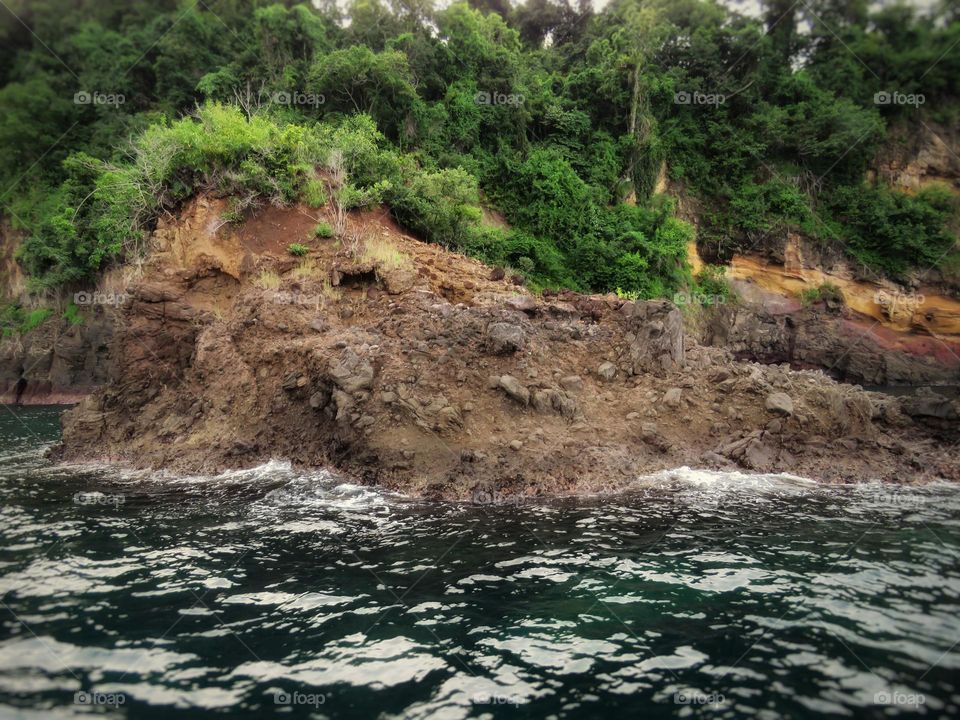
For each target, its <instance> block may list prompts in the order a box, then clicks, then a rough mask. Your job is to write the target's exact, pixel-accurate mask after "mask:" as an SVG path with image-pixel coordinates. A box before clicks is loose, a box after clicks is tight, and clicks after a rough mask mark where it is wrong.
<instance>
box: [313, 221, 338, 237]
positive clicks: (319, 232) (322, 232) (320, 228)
mask: <svg viewBox="0 0 960 720" xmlns="http://www.w3.org/2000/svg"><path fill="white" fill-rule="evenodd" d="M313 234H314V237H318V238H332V237H333V228H332V227H330V223H326V222H322V223H318V224H317V226H316V227H315V228H314V229H313Z"/></svg>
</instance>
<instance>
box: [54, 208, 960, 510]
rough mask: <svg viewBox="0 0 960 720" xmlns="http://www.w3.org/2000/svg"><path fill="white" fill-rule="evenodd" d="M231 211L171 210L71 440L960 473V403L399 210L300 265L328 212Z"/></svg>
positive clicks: (379, 464) (108, 451)
mask: <svg viewBox="0 0 960 720" xmlns="http://www.w3.org/2000/svg"><path fill="white" fill-rule="evenodd" d="M221 210H222V208H220V207H219V205H218V204H217V201H205V200H200V201H197V202H196V203H194V204H193V205H192V206H191V207H190V208H188V210H187V212H186V213H185V217H184V218H183V219H182V220H181V222H180V223H179V224H177V225H176V226H175V227H173V226H168V227H161V229H160V230H161V232H160V233H159V237H160V242H159V247H158V250H157V252H156V254H155V255H154V256H153V258H152V259H151V261H150V262H149V263H148V266H147V267H146V269H145V276H144V277H145V280H144V281H142V282H141V283H139V284H138V285H136V286H135V287H133V288H131V289H130V296H131V297H132V298H133V300H132V302H128V303H127V304H126V305H125V306H124V308H123V322H122V323H121V324H120V327H119V329H118V331H117V333H116V334H115V336H114V338H113V342H112V343H111V351H110V363H109V378H108V382H107V384H106V385H105V387H104V388H103V389H102V390H100V391H99V392H97V393H95V394H93V395H91V396H90V397H89V398H87V399H86V400H85V401H84V402H83V403H81V404H80V405H79V406H78V407H77V408H75V409H74V410H72V411H70V412H68V413H67V414H66V416H65V419H64V436H63V445H62V447H61V449H60V450H59V454H60V456H61V457H64V458H69V459H81V458H83V459H94V458H95V459H105V458H106V459H112V460H117V461H121V462H125V463H129V464H133V465H138V466H153V467H166V468H170V469H173V470H179V471H184V472H198V471H206V472H210V471H218V470H222V469H224V468H228V467H244V466H251V465H254V464H257V463H261V462H264V461H265V460H267V459H270V458H276V457H286V458H290V459H291V460H292V461H293V462H295V463H297V464H300V465H306V466H319V465H323V466H332V467H334V468H337V469H339V470H340V471H342V472H344V473H347V474H349V475H351V476H353V477H355V478H357V479H359V480H361V481H363V482H368V483H379V484H382V485H385V486H387V487H390V488H395V489H400V490H403V491H405V492H410V493H414V494H420V495H426V496H438V497H440V496H442V497H449V498H468V497H471V495H472V494H473V493H475V491H476V490H477V488H484V489H486V490H489V491H491V492H493V491H495V492H496V493H499V494H500V496H504V497H505V496H508V495H510V494H536V493H560V492H572V491H595V490H601V489H604V488H614V487H618V486H620V485H621V484H622V483H624V482H626V481H629V480H631V479H633V478H635V477H637V476H638V475H640V474H643V473H646V472H653V471H657V470H661V469H665V468H670V467H677V466H679V465H684V464H686V465H693V466H702V467H703V466H705V467H718V468H724V467H727V468H729V467H736V466H741V467H747V468H751V469H755V470H765V471H766V470H769V471H790V472H794V473H798V474H805V475H808V476H812V477H818V478H821V479H824V480H835V479H836V480H841V479H842V480H848V479H862V478H897V479H900V480H903V479H904V478H916V479H917V480H922V479H927V478H934V477H947V478H953V479H960V460H958V457H957V454H956V453H955V452H953V451H951V450H950V448H949V446H950V444H952V443H954V442H956V437H957V429H958V421H957V419H956V410H957V408H956V404H955V403H954V402H952V401H949V400H942V401H940V400H937V401H935V400H933V399H929V400H928V401H925V402H919V403H918V402H911V401H904V400H899V399H896V398H891V397H888V396H885V395H879V394H875V393H868V392H864V391H862V390H860V389H859V388H855V387H850V386H845V385H840V384H837V383H835V382H833V381H832V380H830V379H829V378H827V377H826V376H824V374H823V373H822V372H819V371H803V372H796V371H793V370H790V369H789V368H787V367H786V366H762V365H758V364H754V363H745V362H738V361H736V360H735V359H734V358H733V357H732V356H731V354H730V353H729V352H727V351H726V350H723V349H720V348H712V347H704V346H701V345H698V344H697V343H695V342H693V340H692V339H691V338H689V337H686V336H685V335H684V332H683V318H682V316H681V313H680V311H679V310H678V309H677V308H676V307H674V306H673V305H672V304H670V303H666V302H648V303H643V302H637V303H633V302H628V301H624V300H621V299H618V298H616V297H614V296H603V297H600V296H592V297H585V296H579V295H576V294H573V293H563V294H547V293H545V294H544V296H543V297H535V296H533V295H530V294H529V293H527V292H525V291H524V290H523V288H522V287H520V286H517V285H516V284H514V282H513V280H512V278H507V277H504V274H502V273H500V274H497V273H493V272H491V270H490V269H489V268H486V267H484V266H483V265H481V264H479V263H477V262H475V261H473V260H470V259H468V258H465V257H462V256H459V255H455V254H453V253H449V252H447V251H444V250H443V249H441V248H439V247H437V246H434V245H426V244H423V243H420V242H418V241H416V240H414V239H412V238H409V237H407V236H405V235H404V234H403V233H402V232H401V231H400V230H399V228H397V227H396V226H394V225H393V224H392V223H391V222H390V221H389V219H388V218H387V216H386V215H385V214H384V213H379V212H377V213H367V214H364V215H357V216H354V217H352V218H351V231H352V232H354V233H356V234H357V235H358V236H359V237H362V238H364V241H365V242H368V243H373V242H379V243H390V244H391V246H392V249H393V251H394V252H392V253H390V256H391V257H393V258H394V261H393V262H391V263H389V264H387V263H383V262H378V261H375V260H373V261H370V260H369V258H368V259H364V260H363V262H360V260H361V259H362V255H363V251H362V248H359V249H356V248H355V249H354V251H353V252H351V251H349V250H347V249H346V248H344V247H342V246H341V245H340V244H338V243H336V242H335V241H332V240H330V241H320V240H317V241H310V245H311V253H310V255H309V257H308V258H305V259H303V260H296V261H291V259H290V258H289V256H288V254H287V253H286V247H287V246H288V245H289V244H290V243H292V242H304V241H305V240H306V239H307V238H309V236H310V235H309V234H310V231H311V228H312V226H313V225H314V224H315V223H316V222H317V221H319V220H322V219H326V218H324V217H323V215H322V213H321V214H320V216H319V217H316V216H315V217H311V216H310V211H308V210H307V209H305V208H291V209H290V210H287V211H280V210H275V209H270V210H269V211H267V213H268V214H269V222H267V220H265V219H264V218H263V217H258V218H255V219H253V220H251V221H248V223H247V224H246V225H244V226H242V227H240V228H230V227H226V228H220V229H216V227H217V223H216V222H215V219H216V217H217V216H218V214H219V212H220V211H221ZM301 217H303V218H305V220H300V219H299V218H301ZM198 248H200V249H202V252H201V251H199V250H198ZM358 256H361V257H358ZM398 257H399V258H402V259H403V262H397V261H396V260H395V259H396V258H398ZM367 262H370V263H371V266H370V267H369V268H367V269H366V270H364V271H362V272H360V271H356V268H358V267H360V265H363V264H364V263H367ZM364 267H366V266H365V265H364ZM347 268H352V269H353V270H352V271H345V269H347ZM401 274H402V275H401ZM396 277H401V280H402V281H396V282H394V281H393V280H392V279H391V278H396ZM334 281H336V282H334ZM391 287H392V288H393V289H392V290H391V289H390V288H391ZM784 397H785V398H786V400H784Z"/></svg>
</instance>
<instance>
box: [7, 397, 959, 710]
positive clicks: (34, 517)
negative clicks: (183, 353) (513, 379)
mask: <svg viewBox="0 0 960 720" xmlns="http://www.w3.org/2000/svg"><path fill="white" fill-rule="evenodd" d="M15 413H16V415H15V416H14V414H13V413H12V412H11V411H9V410H8V409H6V408H4V409H3V410H2V411H0V497H2V502H0V534H2V539H3V542H2V552H0V598H2V604H0V614H2V625H0V717H2V718H63V717H89V716H90V715H91V714H98V715H101V714H102V715H105V716H112V717H129V718H170V717H189V718H254V717H257V718H259V717H274V716H277V717H316V718H449V719H451V720H454V719H457V718H480V717H485V718H501V717H502V718H610V717H616V716H617V714H618V713H621V716H622V717H632V718H659V717H698V716H709V717H721V718H727V717H728V718H734V717H743V716H751V717H760V718H782V717H795V718H801V717H820V716H824V715H827V716H836V717H892V716H897V715H901V714H902V715H911V716H914V715H917V714H920V715H921V716H928V717H948V716H957V715H958V714H960V709H958V708H960V690H958V680H960V646H958V645H957V642H958V641H960V493H958V491H957V489H956V488H955V487H952V486H948V485H937V486H928V487H925V488H919V489H917V488H908V487H900V488H892V487H889V486H880V485H863V486H835V487H820V486H816V485H811V484H810V483H808V482H805V481H803V480H801V479H797V478H790V477H763V476H759V477H757V476H747V475H739V474H736V473H734V474H719V473H700V472H694V471H688V470H685V469H681V470H678V471H675V472H672V473H665V474H662V475H660V476H657V477H653V478H647V479H643V480H638V482H637V484H636V487H635V489H634V490H632V491H631V492H628V493H626V494H623V495H620V496H617V497H613V498H603V499H599V498H598V499H588V500H582V499H581V500H556V501H551V502H546V503H542V504H525V505H520V506H509V505H490V506H476V505H462V506H457V505H450V504H430V503H424V502H419V501H411V500H408V499H404V498H401V497H396V496H391V495H389V494H386V493H383V492H379V491H377V490H374V489H371V488H364V487H359V486H356V485H352V484H349V483H345V482H343V481H342V480H341V479H338V478H336V477H334V476H332V475H330V474H329V473H326V472H313V473H299V472H294V471H292V470H291V469H290V467H289V465H287V464H285V463H283V462H280V461H277V462H273V463H270V464H268V465H265V466H263V467H260V468H256V469H254V470H250V471H245V472H235V473H227V474H224V475H221V476H218V477H215V478H206V477H205V478H200V477H197V478H174V477H164V476H162V475H159V474H148V473H135V472H120V471H117V470H113V469H107V468H96V467H90V466H79V467H78V466H74V467H63V466H60V467H57V466H51V465H50V464H49V463H47V462H46V461H45V460H44V459H43V457H42V451H43V448H44V447H46V446H47V445H48V444H49V443H50V442H52V441H54V440H55V439H56V436H57V423H56V410H55V409H52V408H33V409H18V410H16V411H15ZM111 701H112V702H111Z"/></svg>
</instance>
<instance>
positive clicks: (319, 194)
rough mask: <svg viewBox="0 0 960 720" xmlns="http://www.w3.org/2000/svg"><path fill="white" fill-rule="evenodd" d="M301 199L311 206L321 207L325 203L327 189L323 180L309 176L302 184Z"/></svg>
mask: <svg viewBox="0 0 960 720" xmlns="http://www.w3.org/2000/svg"><path fill="white" fill-rule="evenodd" d="M302 197H303V201H304V202H305V203H306V204H307V205H309V206H310V207H312V208H321V207H323V206H324V205H326V204H327V199H328V198H327V191H326V189H325V188H324V186H323V181H322V180H319V179H317V178H309V179H308V180H306V181H305V182H304V184H303V193H302Z"/></svg>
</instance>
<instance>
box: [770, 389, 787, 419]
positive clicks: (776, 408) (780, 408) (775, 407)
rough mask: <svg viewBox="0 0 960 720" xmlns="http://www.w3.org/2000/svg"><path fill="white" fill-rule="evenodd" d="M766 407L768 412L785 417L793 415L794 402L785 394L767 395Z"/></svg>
mask: <svg viewBox="0 0 960 720" xmlns="http://www.w3.org/2000/svg"><path fill="white" fill-rule="evenodd" d="M764 406H765V407H766V408H767V411H768V412H772V413H774V414H775V415H783V416H784V417H790V416H791V415H793V400H791V399H790V396H789V395H787V394H786V393H783V392H775V393H770V394H769V395H767V399H766V402H765V403H764Z"/></svg>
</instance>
